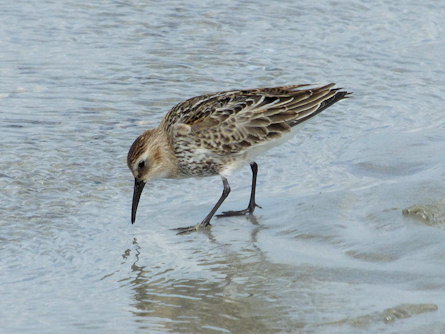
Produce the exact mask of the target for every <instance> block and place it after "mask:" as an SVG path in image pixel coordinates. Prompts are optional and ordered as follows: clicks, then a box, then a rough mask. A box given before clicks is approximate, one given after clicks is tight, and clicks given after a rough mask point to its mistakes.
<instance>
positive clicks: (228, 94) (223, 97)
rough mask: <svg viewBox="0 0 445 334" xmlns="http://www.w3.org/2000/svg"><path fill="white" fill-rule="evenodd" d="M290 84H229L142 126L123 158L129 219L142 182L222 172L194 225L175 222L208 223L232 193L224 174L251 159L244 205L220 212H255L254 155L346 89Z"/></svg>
mask: <svg viewBox="0 0 445 334" xmlns="http://www.w3.org/2000/svg"><path fill="white" fill-rule="evenodd" d="M308 86H310V85H291V86H282V87H273V88H256V89H246V90H231V91H224V92H219V93H214V94H207V95H201V96H197V97H193V98H191V99H188V100H186V101H183V102H181V103H179V104H177V105H176V106H175V107H173V108H172V109H171V110H170V111H169V112H168V113H167V115H166V116H165V117H164V119H163V120H162V121H161V123H160V125H159V126H158V127H157V128H155V129H150V130H147V131H145V132H144V133H143V134H142V135H140V136H139V137H138V138H137V139H136V140H135V141H134V142H133V144H132V145H131V148H130V151H129V152H128V156H127V164H128V167H129V168H130V170H131V172H132V174H133V176H134V190H133V203H132V209H131V222H132V223H134V222H135V220H136V211H137V208H138V204H139V199H140V197H141V194H142V190H143V189H144V187H145V185H146V183H147V182H148V181H150V180H154V179H158V178H173V179H175V178H186V177H204V176H212V175H220V176H221V178H222V182H223V192H222V194H221V197H220V198H219V200H218V201H217V203H216V204H215V205H214V207H213V208H212V210H211V211H210V212H209V214H208V215H207V216H206V217H205V218H204V219H203V220H202V221H201V222H200V223H198V224H197V225H192V226H188V227H182V228H177V229H175V230H177V231H178V233H179V234H181V233H188V232H192V231H197V230H200V229H203V228H207V227H209V226H210V220H211V219H212V217H213V216H214V215H215V213H216V211H217V210H218V208H219V207H220V206H221V204H222V203H223V202H224V200H225V199H226V197H227V196H228V195H229V193H230V186H229V182H228V181H227V177H228V176H229V175H231V173H232V171H233V170H235V169H237V168H239V167H241V166H243V165H245V164H247V163H250V167H251V169H252V186H251V193H250V201H249V204H248V206H247V208H246V209H244V210H239V211H226V212H223V213H222V214H220V215H217V216H218V217H227V216H238V215H245V214H253V212H254V210H255V207H259V206H258V205H257V204H256V202H255V190H256V179H257V173H258V165H257V164H256V163H255V161H254V159H255V157H256V156H257V155H258V154H260V153H262V152H264V151H265V150H267V149H269V148H271V147H273V146H276V145H278V144H280V143H282V142H283V141H285V140H287V139H289V137H290V136H291V135H292V133H293V131H292V130H294V129H295V126H296V125H297V124H300V123H301V122H304V121H306V120H307V119H309V118H311V117H313V116H315V115H316V114H318V113H320V112H321V111H323V110H324V109H326V108H328V107H330V106H331V105H333V104H334V103H335V102H337V101H340V100H341V99H344V98H346V97H348V95H349V94H350V93H348V92H347V91H344V90H342V89H341V88H334V86H335V84H334V83H331V84H329V85H325V86H322V87H316V88H308Z"/></svg>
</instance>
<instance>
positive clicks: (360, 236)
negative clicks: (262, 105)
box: [0, 0, 445, 334]
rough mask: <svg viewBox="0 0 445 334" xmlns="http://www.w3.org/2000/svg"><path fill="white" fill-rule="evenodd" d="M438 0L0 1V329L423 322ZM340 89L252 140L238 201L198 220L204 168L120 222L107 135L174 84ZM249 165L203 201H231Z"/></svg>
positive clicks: (440, 321) (437, 302)
mask: <svg viewBox="0 0 445 334" xmlns="http://www.w3.org/2000/svg"><path fill="white" fill-rule="evenodd" d="M444 13H445V7H444V5H443V4H442V3H441V2H439V1H433V0H430V1H423V2H419V1H413V0H410V1H405V2H404V3H403V5H402V4H391V3H388V2H382V1H373V2H371V3H370V2H367V1H358V0H355V1H352V0H351V1H342V2H338V1H327V0H325V1H319V2H317V3H314V2H313V1H306V0H304V1H299V2H298V4H297V3H296V2H294V1H280V2H271V1H225V2H205V1H191V2H181V1H176V0H171V1H162V2H152V1H143V0H139V1H137V0H135V1H100V2H94V3H91V4H86V3H84V2H83V1H74V0H72V1H68V0H67V1H56V2H54V1H49V0H43V1H20V0H19V1H14V2H4V3H3V4H2V5H1V11H0V28H1V29H0V76H1V80H0V116H1V117H0V139H1V141H0V152H1V158H0V188H1V191H0V250H1V257H0V295H1V298H0V328H2V330H1V331H2V333H62V332H63V333H66V334H68V333H124V332H126V333H127V332H128V333H166V332H171V333H358V332H370V333H373V332H374V333H375V332H379V333H442V332H445V321H444V319H445V303H444V301H445V280H444V277H445V264H444V260H443V259H444V254H445V242H444V239H445V230H444V229H443V226H437V225H434V224H433V225H431V224H430V225H428V224H425V223H424V222H422V221H421V220H417V219H413V218H411V217H410V216H409V215H408V216H407V215H405V216H404V215H403V214H402V210H403V209H405V208H409V207H411V206H413V205H429V203H441V201H443V198H444V197H445V182H444V180H445V155H444V154H443V152H445V131H444V130H445V117H444V115H445V110H444V99H443V90H444V87H445V71H444V68H445V44H444V40H443V36H444V34H445V23H444V20H443V16H444ZM333 81H335V82H337V83H338V85H339V86H341V87H345V88H346V89H348V90H350V91H353V92H354V95H353V98H352V99H349V100H345V101H341V102H339V103H337V104H336V105H335V106H333V107H331V108H329V109H328V110H326V111H325V112H323V113H322V114H320V115H319V116H317V117H315V118H313V119H311V121H309V122H307V124H304V125H303V126H302V127H301V128H300V132H299V133H298V135H297V136H296V137H295V138H293V139H292V140H290V141H289V142H288V143H287V144H285V145H283V146H280V147H277V148H275V149H273V150H271V151H270V152H269V153H268V154H267V155H264V156H263V157H261V158H259V159H258V161H257V162H258V164H259V181H258V195H257V200H258V203H259V204H260V205H262V207H263V209H259V210H258V211H257V213H256V215H255V217H251V218H244V217H235V218H228V219H220V220H217V221H216V220H215V221H214V222H213V223H214V224H213V228H212V229H211V230H210V231H209V232H208V233H194V234H190V235H186V236H176V235H175V234H174V232H172V231H170V230H169V229H170V228H174V227H178V226H187V225H191V224H194V223H197V222H199V221H200V220H201V219H202V218H203V217H204V216H205V215H206V214H207V213H208V211H209V210H210V208H211V207H212V205H213V204H214V202H215V201H216V200H217V199H218V197H219V196H220V193H221V191H222V186H221V181H220V180H219V178H218V177H213V178H205V179H186V180H180V181H175V180H160V181H157V182H153V183H152V184H150V185H148V186H147V187H146V189H145V191H144V194H143V196H142V200H141V203H140V207H139V212H138V221H137V223H136V224H135V225H131V224H130V205H131V196H132V177H131V174H130V172H129V171H128V169H127V167H126V160H125V159H126V153H127V150H128V148H129V146H130V145H131V143H132V141H133V140H134V139H135V138H136V136H137V135H139V134H140V133H141V132H142V131H144V130H145V129H146V128H149V127H151V126H155V125H156V124H157V123H158V122H159V121H160V119H161V118H162V117H163V115H164V114H165V113H166V112H167V111H168V110H169V108H171V107H172V106H173V105H174V104H175V103H178V102H179V101H181V100H183V99H185V98H188V97H192V96H195V95H198V94H202V93H205V92H214V91H219V90H224V89H234V88H253V87H260V86H274V85H284V84H293V83H321V84H324V83H329V82H333ZM249 182H250V169H249V168H248V167H247V166H246V167H245V168H244V169H241V170H240V171H239V172H238V173H236V174H235V175H234V176H233V177H232V178H231V180H230V183H231V186H232V193H231V194H230V196H229V198H228V199H227V200H226V202H225V203H224V205H223V207H222V209H223V210H230V209H241V208H243V207H244V206H245V205H246V204H247V202H248V197H249V188H250V184H249Z"/></svg>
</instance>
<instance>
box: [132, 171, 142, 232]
mask: <svg viewBox="0 0 445 334" xmlns="http://www.w3.org/2000/svg"><path fill="white" fill-rule="evenodd" d="M144 187H145V182H144V181H142V180H138V179H134V190H133V204H132V206H131V223H132V224H134V222H135V221H136V211H137V209H138V204H139V199H140V198H141V194H142V190H144Z"/></svg>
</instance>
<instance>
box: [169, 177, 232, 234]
mask: <svg viewBox="0 0 445 334" xmlns="http://www.w3.org/2000/svg"><path fill="white" fill-rule="evenodd" d="M222 181H223V186H224V189H223V192H222V194H221V197H220V198H219V200H218V202H216V204H215V206H214V207H213V209H212V210H211V211H210V212H209V214H208V215H207V216H206V217H205V218H204V220H203V221H202V222H201V223H199V224H197V225H193V226H188V227H179V228H175V229H174V230H176V231H179V232H178V234H184V233H189V232H194V231H198V230H199V229H202V228H206V227H208V226H210V220H211V219H212V217H213V215H214V214H215V212H216V210H218V209H219V207H220V206H221V204H222V203H223V202H224V200H225V199H226V198H227V196H229V194H230V186H229V182H228V181H227V179H226V178H225V177H222Z"/></svg>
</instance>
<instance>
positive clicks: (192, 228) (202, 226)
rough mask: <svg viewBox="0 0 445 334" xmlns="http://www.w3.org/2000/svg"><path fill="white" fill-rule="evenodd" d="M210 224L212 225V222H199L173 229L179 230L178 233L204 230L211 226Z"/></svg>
mask: <svg viewBox="0 0 445 334" xmlns="http://www.w3.org/2000/svg"><path fill="white" fill-rule="evenodd" d="M210 226H211V225H210V223H207V224H203V223H199V224H196V225H192V226H187V227H177V228H172V231H177V232H178V233H176V234H177V235H180V234H188V233H191V232H197V231H202V230H204V229H207V228H209V227H210Z"/></svg>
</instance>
